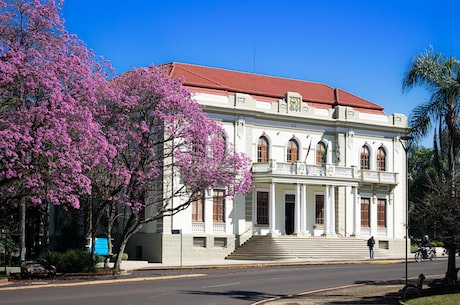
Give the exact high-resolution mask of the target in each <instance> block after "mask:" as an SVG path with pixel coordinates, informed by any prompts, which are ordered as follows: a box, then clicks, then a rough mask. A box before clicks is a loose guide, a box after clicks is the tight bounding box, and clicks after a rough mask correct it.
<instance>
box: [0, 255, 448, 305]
mask: <svg viewBox="0 0 460 305" xmlns="http://www.w3.org/2000/svg"><path fill="white" fill-rule="evenodd" d="M133 264H134V262H133ZM126 266H127V265H126V264H125V267H126ZM404 266H405V265H404V260H401V259H393V260H382V261H379V260H375V261H367V260H365V261H342V262H319V261H316V262H299V261H297V262H293V261H286V262H257V261H252V262H241V261H238V262H228V261H227V262H221V264H216V263H215V264H210V265H207V266H192V265H188V266H182V268H181V267H180V266H158V265H156V266H149V267H148V266H144V267H143V268H142V269H141V270H137V271H133V270H131V271H130V272H126V273H125V274H123V275H121V276H118V277H113V276H104V277H91V278H87V277H69V278H66V279H64V278H61V279H58V280H42V281H39V280H33V281H29V282H18V283H9V284H5V285H3V286H2V287H0V299H2V300H5V301H6V303H5V304H34V305H39V304H43V305H45V304H46V305H53V304H56V305H57V304H63V303H65V304H67V305H72V304H75V305H77V304H79V305H80V304H82V303H84V304H112V305H117V304H120V305H122V304H123V305H126V304H136V305H141V304H152V300H155V303H157V304H254V303H257V302H261V301H264V300H271V301H270V302H282V301H281V300H279V299H280V298H281V299H284V298H286V297H289V296H293V295H297V294H302V296H301V297H299V298H300V299H305V300H308V302H310V301H311V298H312V297H313V298H315V300H316V301H319V299H320V298H319V297H321V298H324V294H325V293H326V292H325V290H323V289H329V288H332V287H341V286H347V288H346V289H344V288H342V290H341V291H342V292H341V293H340V294H337V291H338V290H337V291H336V294H337V295H341V296H342V297H343V298H344V299H345V298H369V297H372V295H375V294H376V293H377V296H376V297H380V296H381V294H383V292H384V291H386V290H383V287H385V289H387V288H391V289H390V292H391V291H393V290H394V291H393V292H397V291H398V290H399V289H401V288H402V287H403V286H404ZM408 266H409V268H408V269H409V277H413V278H415V277H416V276H417V275H418V274H419V273H420V272H424V273H425V274H426V275H427V276H429V275H442V274H443V273H444V272H445V268H446V260H445V259H444V258H440V259H438V260H436V261H433V262H423V263H418V264H417V263H413V262H410V263H409V265H408ZM391 280H398V282H393V283H390V284H391V285H394V286H393V287H388V286H387V285H382V282H385V281H391ZM363 284H367V285H363ZM369 284H372V285H374V286H371V285H369ZM379 284H380V286H375V285H379ZM356 285H359V286H356ZM375 287H378V289H375ZM32 288H33V289H32ZM369 288H370V290H369ZM372 288H374V289H372ZM394 288H396V290H395V289H394ZM363 289H364V294H365V295H364V296H363V295H361V296H358V295H359V293H357V292H356V291H363ZM311 291H317V292H316V293H313V294H311V293H310V294H308V295H307V294H304V293H306V292H311ZM353 291H355V292H353ZM370 292H372V294H371V293H370ZM331 294H332V295H333V294H334V293H331ZM361 294H362V293H361ZM385 294H386V293H385ZM300 299H299V300H298V301H296V302H297V303H298V302H300ZM273 304H284V303H273ZM299 304H301V303H299ZM306 304H310V303H306Z"/></svg>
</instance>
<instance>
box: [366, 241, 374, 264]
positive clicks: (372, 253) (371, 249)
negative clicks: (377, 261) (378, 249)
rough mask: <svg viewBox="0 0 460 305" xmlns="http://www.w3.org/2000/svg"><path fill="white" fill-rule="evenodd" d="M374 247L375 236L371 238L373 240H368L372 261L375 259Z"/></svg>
mask: <svg viewBox="0 0 460 305" xmlns="http://www.w3.org/2000/svg"><path fill="white" fill-rule="evenodd" d="M374 245H375V240H374V236H371V238H369V239H368V240H367V246H368V247H369V257H370V258H371V259H374Z"/></svg>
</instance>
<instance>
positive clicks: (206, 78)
mask: <svg viewBox="0 0 460 305" xmlns="http://www.w3.org/2000/svg"><path fill="white" fill-rule="evenodd" d="M162 66H163V67H164V68H165V69H166V71H167V73H168V74H169V76H170V77H172V78H182V79H183V84H184V85H185V86H187V87H195V88H202V89H214V90H223V91H226V92H239V93H247V94H250V95H257V96H266V97H271V98H283V97H284V96H285V95H286V92H297V93H299V94H300V95H302V99H303V100H304V101H305V102H307V103H308V102H312V103H314V104H323V105H324V106H326V105H327V106H328V108H331V107H334V106H336V105H341V106H350V107H353V108H356V109H357V110H361V111H365V112H372V113H381V114H384V113H383V108H382V107H380V106H379V105H376V104H374V103H371V102H369V101H367V100H365V99H362V98H359V97H357V96H355V95H353V94H351V93H348V92H346V91H343V90H341V89H334V88H332V87H330V86H328V85H325V84H320V83H315V82H307V81H303V80H296V79H288V78H281V77H274V76H266V75H260V74H253V73H246V72H238V71H231V70H225V69H218V68H211V67H205V66H197V65H191V64H184V63H177V62H173V63H169V64H165V65H162ZM358 108H359V109H358Z"/></svg>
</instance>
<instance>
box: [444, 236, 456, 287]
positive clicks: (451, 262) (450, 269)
mask: <svg viewBox="0 0 460 305" xmlns="http://www.w3.org/2000/svg"><path fill="white" fill-rule="evenodd" d="M447 252H448V255H449V256H448V258H447V272H446V276H445V278H444V281H445V282H446V283H447V284H448V285H454V284H455V283H456V282H457V267H456V263H455V254H456V252H457V247H456V246H455V245H451V246H449V247H448V248H447Z"/></svg>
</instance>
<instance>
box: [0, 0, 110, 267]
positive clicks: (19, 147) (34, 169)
mask: <svg viewBox="0 0 460 305" xmlns="http://www.w3.org/2000/svg"><path fill="white" fill-rule="evenodd" d="M61 5H62V2H61V1H57V2H56V1H53V0H48V1H43V0H42V1H40V0H18V1H5V0H1V1H0V197H1V198H2V200H3V202H7V203H11V204H14V205H18V206H22V207H24V206H25V205H26V204H30V205H47V204H54V205H62V206H65V207H72V208H79V206H80V198H81V196H82V195H84V194H89V193H90V192H91V180H90V179H89V177H88V176H87V175H86V172H87V171H88V170H89V169H90V168H92V167H94V166H95V165H97V164H99V163H101V162H106V161H107V160H104V158H105V156H107V153H106V149H107V147H108V146H107V141H106V138H105V136H104V134H103V133H102V132H101V126H100V125H99V124H98V123H97V121H96V120H95V119H94V116H95V113H96V112H97V111H98V110H99V104H98V102H99V100H100V97H101V96H102V92H103V91H105V88H106V85H107V81H106V78H107V77H106V75H105V73H104V71H103V69H104V66H103V62H102V61H101V60H99V59H97V58H95V56H94V55H93V54H92V53H91V52H89V51H88V50H87V48H86V47H85V45H84V44H83V43H82V42H81V41H79V40H78V39H77V38H76V37H75V36H72V35H69V34H68V33H67V32H66V30H65V29H64V26H63V24H64V21H63V19H62V18H60V16H59V13H58V12H59V9H60V7H61ZM101 63H102V65H101ZM23 210H24V209H23ZM23 235H24V234H23ZM22 252H24V251H22ZM21 259H24V253H22V254H21Z"/></svg>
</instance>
